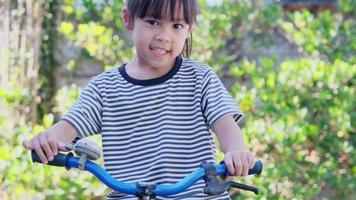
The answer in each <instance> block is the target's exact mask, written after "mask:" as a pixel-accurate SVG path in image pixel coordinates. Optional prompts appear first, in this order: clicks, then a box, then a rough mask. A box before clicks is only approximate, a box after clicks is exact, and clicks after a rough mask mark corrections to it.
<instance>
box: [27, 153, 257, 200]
mask: <svg viewBox="0 0 356 200" xmlns="http://www.w3.org/2000/svg"><path fill="white" fill-rule="evenodd" d="M31 154H32V161H33V162H39V163H41V161H40V159H39V157H38V155H37V154H36V152H35V151H34V150H33V151H32V152H31ZM47 165H52V166H60V167H65V168H66V169H68V170H69V169H70V168H79V157H75V156H73V154H72V153H69V154H62V153H59V154H58V155H57V156H55V157H54V160H52V161H50V162H49V163H48V164H47ZM84 170H86V171H89V172H90V173H92V174H93V175H94V176H96V177H97V178H98V179H99V180H100V181H101V182H102V183H104V184H105V185H107V186H108V187H109V188H111V189H113V190H115V191H118V192H121V193H125V194H131V195H136V196H138V195H141V196H153V197H155V196H162V197H168V196H170V195H174V194H178V193H180V192H183V191H185V190H186V189H188V188H189V187H190V186H192V185H193V184H194V183H196V182H197V181H198V180H200V179H202V178H204V179H206V177H207V175H216V176H221V177H226V176H227V175H228V171H227V169H226V166H225V164H223V163H222V164H202V167H200V168H198V169H197V170H195V171H194V172H192V173H191V174H189V175H188V176H186V177H185V178H184V179H182V180H181V181H179V182H178V183H176V184H173V185H145V184H140V183H136V184H135V183H124V182H120V181H118V180H116V179H114V178H113V177H112V176H111V175H110V174H109V173H107V172H106V171H105V170H104V169H103V168H102V167H100V166H99V165H97V164H96V163H94V162H92V161H90V160H87V161H86V162H85V164H84ZM261 172H262V162H261V161H257V162H256V163H255V166H254V167H253V168H252V169H250V170H249V175H252V174H260V173H261ZM206 181H207V180H206ZM213 182H214V181H213ZM231 184H232V183H230V185H225V186H224V188H220V189H219V190H218V191H216V187H219V185H218V186H216V185H211V186H212V187H214V188H212V191H210V195H215V194H219V193H222V192H224V191H226V189H227V188H228V187H230V186H234V185H231ZM235 184H238V186H239V188H241V189H245V190H250V191H253V192H255V193H257V192H258V191H257V188H254V187H251V186H247V185H242V184H239V183H235ZM220 186H221V185H220ZM235 187H237V186H236V185H235ZM222 190H224V191H222ZM207 193H209V191H208V192H207Z"/></svg>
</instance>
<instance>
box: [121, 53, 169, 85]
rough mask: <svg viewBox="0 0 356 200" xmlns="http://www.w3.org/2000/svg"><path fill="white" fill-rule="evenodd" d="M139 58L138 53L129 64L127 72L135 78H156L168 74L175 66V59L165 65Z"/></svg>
mask: <svg viewBox="0 0 356 200" xmlns="http://www.w3.org/2000/svg"><path fill="white" fill-rule="evenodd" d="M142 60H143V59H139V58H138V56H137V55H136V56H135V57H134V58H133V59H132V60H131V61H130V62H129V63H128V64H127V65H126V72H127V74H128V75H130V76H131V77H133V78H135V79H139V80H145V79H154V78H158V77H161V76H163V75H165V74H167V73H168V72H169V71H170V70H171V69H172V67H173V65H174V63H175V60H174V61H173V62H172V63H167V64H165V65H162V66H160V65H157V66H152V65H150V64H148V63H146V62H144V61H142Z"/></svg>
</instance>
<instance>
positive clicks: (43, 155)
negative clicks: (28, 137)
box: [32, 138, 48, 164]
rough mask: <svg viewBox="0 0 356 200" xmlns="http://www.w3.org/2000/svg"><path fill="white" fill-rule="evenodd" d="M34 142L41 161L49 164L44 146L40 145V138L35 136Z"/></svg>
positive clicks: (34, 147)
mask: <svg viewBox="0 0 356 200" xmlns="http://www.w3.org/2000/svg"><path fill="white" fill-rule="evenodd" d="M32 144H33V149H34V150H35V151H36V153H37V155H38V157H39V158H40V160H41V162H42V163H44V164H47V163H48V161H47V157H46V155H45V154H44V152H43V150H42V148H41V145H40V142H39V141H38V138H35V139H34V140H33V141H32Z"/></svg>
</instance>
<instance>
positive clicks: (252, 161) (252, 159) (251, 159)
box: [247, 154, 255, 169]
mask: <svg viewBox="0 0 356 200" xmlns="http://www.w3.org/2000/svg"><path fill="white" fill-rule="evenodd" d="M247 161H248V165H249V169H252V168H253V167H254V166H255V157H254V156H253V155H252V154H250V155H249V156H248V157H247Z"/></svg>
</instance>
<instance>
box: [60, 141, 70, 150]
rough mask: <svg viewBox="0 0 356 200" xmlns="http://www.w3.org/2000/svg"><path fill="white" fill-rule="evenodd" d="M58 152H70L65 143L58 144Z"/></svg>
mask: <svg viewBox="0 0 356 200" xmlns="http://www.w3.org/2000/svg"><path fill="white" fill-rule="evenodd" d="M58 150H59V151H70V149H68V148H67V147H66V146H65V144H64V143H63V142H58Z"/></svg>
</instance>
